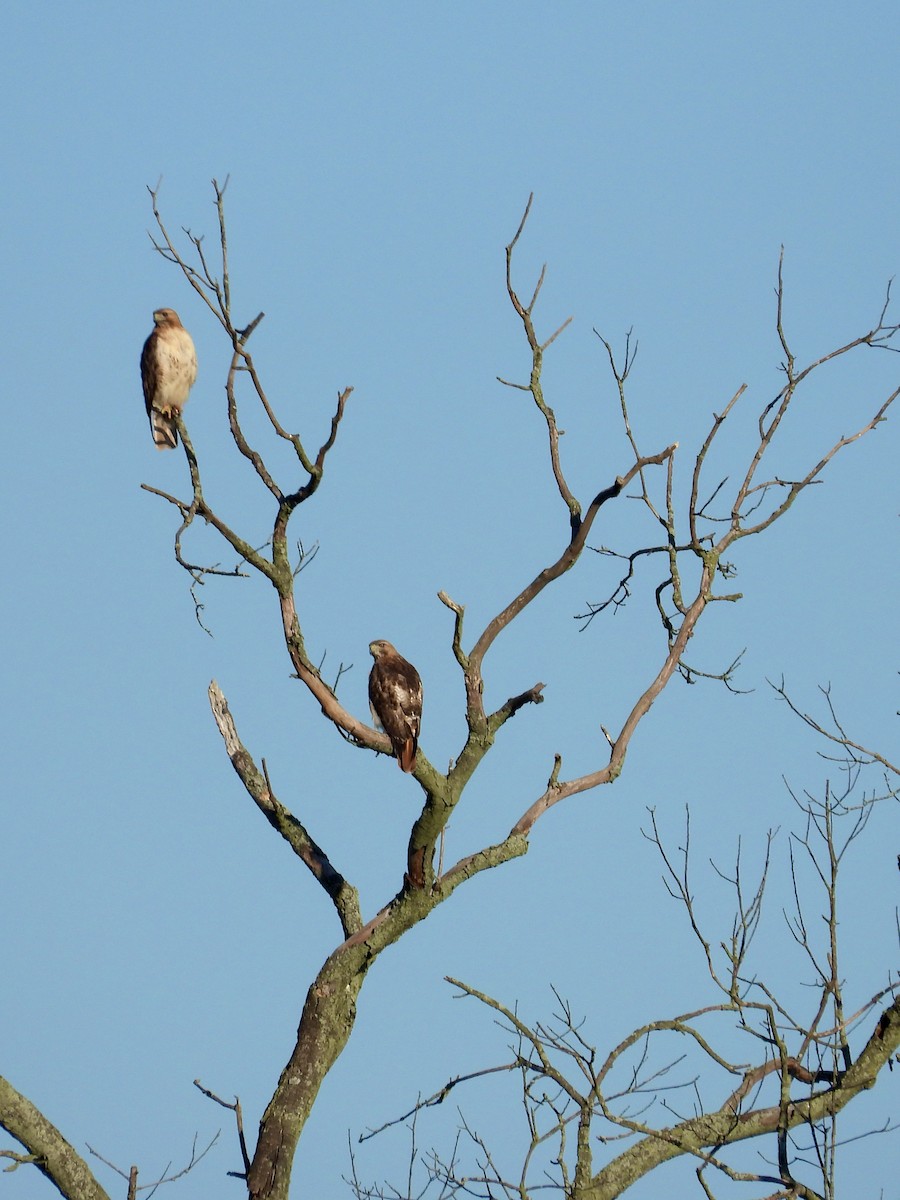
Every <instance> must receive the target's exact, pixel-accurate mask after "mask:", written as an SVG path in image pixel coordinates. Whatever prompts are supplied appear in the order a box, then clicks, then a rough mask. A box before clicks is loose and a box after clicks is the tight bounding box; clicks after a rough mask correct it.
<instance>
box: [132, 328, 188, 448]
mask: <svg viewBox="0 0 900 1200" xmlns="http://www.w3.org/2000/svg"><path fill="white" fill-rule="evenodd" d="M196 378H197V352H196V350H195V349H194V343H193V341H192V339H191V335H190V334H189V333H188V331H187V330H186V329H185V327H184V326H183V325H182V323H181V319H180V318H179V316H178V313H177V312H176V311H175V310H174V308H158V309H157V310H156V312H155V313H154V314H153V332H152V333H151V334H150V336H149V337H148V338H147V340H146V342H144V349H143V351H142V352H141V383H142V384H143V385H144V403H145V404H146V406H147V416H148V417H149V418H150V429H151V430H152V432H153V443H154V445H155V446H156V448H157V450H174V449H175V447H176V446H177V445H178V432H177V430H176V428H175V420H174V418H175V417H176V416H177V415H178V414H179V413H180V412H181V410H182V409H183V408H184V406H185V404H187V398H188V392H189V391H190V390H191V388H192V387H193V385H194V380H195V379H196Z"/></svg>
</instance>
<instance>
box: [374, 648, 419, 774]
mask: <svg viewBox="0 0 900 1200" xmlns="http://www.w3.org/2000/svg"><path fill="white" fill-rule="evenodd" d="M369 650H370V651H371V653H372V657H373V658H374V659H375V662H374V664H373V666H372V670H371V673H370V674H369V706H370V708H371V710H372V716H373V717H374V718H375V723H376V725H378V726H380V727H381V728H382V729H383V730H384V732H385V733H386V734H387V735H388V737H389V738H390V740H391V746H392V748H393V751H394V757H395V758H396V759H397V762H398V763H399V765H400V770H401V771H407V772H409V771H412V770H414V769H415V765H416V753H417V751H418V747H419V729H420V727H421V724H422V680H421V679H420V678H419V672H418V671H417V670H416V668H415V667H414V666H413V665H412V663H408V662H407V661H406V659H405V658H403V656H402V655H400V654H398V653H397V651H396V650H395V649H394V647H393V646H392V645H391V644H390V642H385V641H377V642H372V643H371V645H370V646H369Z"/></svg>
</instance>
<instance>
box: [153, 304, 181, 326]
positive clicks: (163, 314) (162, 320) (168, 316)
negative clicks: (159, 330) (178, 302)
mask: <svg viewBox="0 0 900 1200" xmlns="http://www.w3.org/2000/svg"><path fill="white" fill-rule="evenodd" d="M153 324H154V325H175V326H177V325H180V324H181V318H180V317H179V315H178V313H177V312H176V311H175V309H174V308H157V309H156V310H155V311H154V313H153Z"/></svg>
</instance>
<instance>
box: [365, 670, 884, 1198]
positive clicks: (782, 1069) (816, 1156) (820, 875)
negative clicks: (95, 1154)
mask: <svg viewBox="0 0 900 1200" xmlns="http://www.w3.org/2000/svg"><path fill="white" fill-rule="evenodd" d="M777 690H778V692H779V694H780V695H781V696H782V697H783V698H784V699H785V700H786V701H787V703H788V704H789V705H790V706H791V708H792V709H793V711H794V712H796V713H797V715H799V716H801V717H802V719H803V720H804V721H805V722H806V723H807V724H809V725H811V726H812V727H813V728H815V729H816V730H817V732H819V733H820V734H821V736H822V737H824V738H826V739H827V740H828V741H829V742H831V743H832V746H833V747H840V748H842V751H843V753H842V754H840V755H838V756H837V757H835V756H834V755H829V756H828V757H831V758H832V760H833V761H834V762H835V763H837V768H838V770H837V775H836V778H835V779H831V778H829V779H828V780H826V782H825V784H824V787H823V792H822V795H821V796H814V795H812V794H810V793H804V794H802V795H797V794H795V793H793V792H791V795H792V797H793V800H794V803H795V805H796V808H797V811H798V812H799V813H800V815H801V818H802V819H801V825H800V828H799V830H798V831H797V832H795V833H793V834H792V835H791V837H790V840H789V846H788V854H787V858H788V864H787V870H788V872H789V877H790V880H791V884H792V892H793V900H794V904H793V910H792V911H778V910H776V915H775V920H776V921H785V922H786V923H787V927H788V929H789V931H790V935H791V937H792V938H793V940H794V942H795V943H796V946H797V947H798V950H799V961H800V965H801V969H802V968H804V967H805V969H806V970H807V971H808V972H809V973H811V977H812V982H811V984H810V986H809V987H808V988H807V991H806V1002H805V1004H804V1005H803V1007H802V1009H801V1008H800V1007H799V1005H798V1003H797V1002H796V1000H795V999H794V998H793V997H792V998H788V996H787V994H786V989H787V986H788V985H792V984H794V983H795V982H796V980H795V978H794V970H795V967H796V966H797V964H796V963H795V962H794V961H793V960H791V962H790V970H791V977H790V978H787V979H781V980H779V979H776V978H775V977H774V972H773V969H772V967H771V960H772V958H773V955H772V954H771V952H770V949H769V947H768V945H767V944H765V943H766V942H767V939H765V938H763V939H762V940H763V943H764V944H763V945H762V946H761V945H760V939H759V938H758V936H757V935H758V934H759V931H760V927H761V924H762V916H763V898H764V894H765V892H766V885H767V882H768V881H769V878H770V873H771V871H772V869H773V861H772V859H773V855H772V851H773V841H774V834H773V833H772V832H770V834H769V836H768V839H767V843H766V846H765V850H764V853H763V855H762V865H761V867H760V868H759V870H758V871H757V873H756V874H755V875H753V874H750V873H749V872H748V870H747V867H746V862H745V855H744V852H743V849H742V847H741V845H740V842H739V844H738V849H737V854H736V857H735V860H734V865H733V867H731V868H730V869H727V870H723V869H720V868H718V867H717V866H715V864H713V865H712V869H713V871H714V873H715V875H716V876H717V878H718V881H719V882H720V883H722V884H723V885H724V886H725V887H726V888H727V890H728V891H729V892H730V893H731V897H732V905H731V912H732V916H731V919H730V923H729V924H728V926H727V927H725V928H724V929H723V928H722V927H721V922H722V917H721V914H722V913H723V912H727V911H728V906H723V905H722V904H721V903H720V901H719V899H718V897H716V899H715V900H714V901H709V902H708V903H707V905H706V907H707V908H709V909H711V910H712V914H710V913H707V914H705V915H702V914H701V912H700V907H701V906H700V905H699V903H698V901H697V899H696V897H697V894H698V893H699V891H700V889H699V888H698V887H697V886H696V884H695V881H694V879H693V877H692V872H691V858H692V856H691V826H690V814H689V812H688V814H687V820H686V827H685V835H684V839H683V842H682V844H681V845H680V847H679V849H678V850H677V852H675V853H674V854H673V853H672V852H671V851H670V850H669V849H668V848H667V847H666V845H665V843H664V841H663V837H662V835H661V832H660V827H659V823H658V820H657V815H656V813H655V812H654V811H652V810H651V811H650V813H649V829H648V830H647V832H646V835H645V836H646V837H647V838H648V840H649V841H650V842H651V843H652V844H653V846H654V847H655V848H656V850H657V852H658V854H659V857H660V860H661V863H662V866H663V880H664V883H665V886H666V888H667V890H668V892H669V895H670V896H672V897H673V898H674V899H675V900H676V901H677V902H678V903H679V905H680V906H681V907H682V909H683V911H684V914H685V916H686V919H687V924H688V927H689V929H690V931H691V933H692V936H693V938H694V940H695V942H696V945H697V947H698V949H699V951H700V957H701V959H702V961H703V963H704V965H705V974H706V976H707V983H708V984H711V985H712V993H713V996H712V999H711V1001H710V1002H709V1003H705V1004H703V1006H702V1007H698V1008H696V1009H694V1010H692V1011H690V1012H684V1013H679V1014H676V1015H672V1016H666V1017H663V1018H660V1019H658V1020H653V1021H649V1022H647V1023H646V1024H643V1025H641V1026H640V1027H639V1028H637V1029H635V1030H634V1031H633V1032H631V1033H630V1034H629V1035H628V1036H627V1037H625V1038H623V1039H622V1040H621V1041H620V1042H619V1043H618V1044H617V1045H615V1046H613V1047H612V1048H611V1049H609V1050H608V1051H604V1052H600V1051H598V1050H597V1048H596V1047H595V1046H594V1045H593V1044H592V1043H591V1042H589V1041H588V1040H587V1038H586V1035H585V1026H586V1024H587V1022H585V1021H583V1020H580V1019H578V1018H577V1017H576V1016H575V1015H574V1013H573V1010H572V1008H571V1006H570V1005H569V1004H568V1003H567V1002H566V1001H564V1000H563V998H562V997H561V996H559V994H558V993H557V994H556V1001H557V1005H558V1007H557V1011H556V1012H555V1013H554V1014H553V1016H552V1017H551V1018H550V1019H549V1020H547V1021H538V1022H535V1023H529V1022H526V1021H525V1020H523V1019H522V1016H521V1014H520V1013H519V1012H518V1010H517V1009H515V1008H513V1007H510V1006H509V1005H507V1004H504V1003H502V1002H500V1001H499V1000H497V999H495V998H493V997H491V996H488V995H485V994H484V993H483V992H481V991H479V990H477V989H476V988H474V987H471V986H470V985H468V984H466V983H463V982H461V981H460V980H457V979H448V982H449V983H451V984H452V985H453V986H454V987H455V988H457V989H458V991H459V993H461V994H462V995H464V996H468V997H472V998H474V999H476V1000H478V1001H480V1002H481V1003H482V1004H483V1005H485V1006H486V1007H487V1008H488V1009H489V1010H490V1011H491V1012H493V1013H494V1014H496V1015H497V1021H496V1023H497V1024H498V1025H499V1026H500V1028H501V1029H503V1030H504V1031H505V1032H506V1033H507V1034H508V1035H509V1036H510V1037H511V1038H512V1041H511V1043H510V1045H509V1047H508V1048H509V1050H510V1051H511V1054H510V1056H508V1057H507V1059H506V1061H504V1062H503V1063H500V1064H497V1065H495V1066H492V1067H489V1068H486V1069H484V1070H481V1071H475V1072H472V1073H470V1074H469V1075H467V1076H465V1077H455V1078H453V1079H450V1080H448V1081H447V1082H445V1083H444V1085H443V1086H442V1087H441V1088H440V1089H439V1090H438V1091H437V1092H435V1093H434V1094H433V1095H431V1096H428V1097H427V1098H424V1099H420V1100H418V1101H417V1102H416V1104H415V1105H414V1106H413V1108H412V1109H411V1110H410V1111H409V1112H407V1113H405V1114H403V1115H402V1116H400V1117H397V1118H394V1119H391V1120H389V1121H388V1122H386V1123H385V1124H384V1125H381V1126H380V1127H378V1128H376V1129H373V1130H369V1131H368V1132H367V1133H365V1134H363V1135H361V1137H360V1139H359V1140H360V1142H364V1141H367V1140H368V1139H370V1138H372V1137H376V1136H378V1135H380V1134H382V1133H384V1132H385V1131H386V1130H388V1129H390V1128H392V1127H396V1126H398V1125H404V1124H405V1125H406V1126H407V1128H408V1129H409V1131H410V1134H411V1154H410V1164H409V1170H408V1173H407V1179H406V1181H405V1182H404V1184H403V1185H402V1186H400V1185H394V1184H392V1185H368V1184H364V1183H363V1182H362V1181H361V1179H360V1176H359V1173H358V1170H357V1164H356V1156H355V1153H354V1152H353V1149H352V1147H351V1161H352V1177H351V1179H350V1184H351V1187H352V1189H353V1191H354V1193H355V1195H356V1196H357V1197H358V1200H376V1198H377V1200H382V1198H383V1197H387V1196H391V1197H395V1198H396V1197H400V1198H402V1200H413V1198H414V1197H416V1198H418V1197H425V1196H441V1197H444V1196H455V1195H465V1196H479V1197H494V1196H505V1197H508V1198H509V1200H513V1198H517V1200H523V1198H524V1197H530V1196H533V1195H537V1194H538V1193H539V1192H541V1193H543V1192H548V1191H550V1192H557V1193H559V1194H561V1195H564V1196H571V1197H576V1198H577V1200H616V1197H619V1196H621V1195H622V1193H623V1192H624V1191H625V1190H626V1189H628V1188H630V1187H631V1186H633V1185H634V1184H635V1183H637V1182H638V1181H639V1180H640V1179H642V1178H643V1177H645V1176H646V1175H648V1174H649V1173H650V1172H652V1171H655V1170H656V1169H657V1168H659V1167H660V1166H661V1165H663V1164H664V1163H666V1162H669V1161H671V1160H674V1159H678V1158H683V1159H684V1158H686V1159H690V1160H692V1161H693V1162H694V1163H695V1174H696V1179H697V1183H698V1193H697V1194H698V1195H702V1196H705V1197H707V1200H709V1198H711V1197H714V1196H717V1195H721V1194H722V1193H721V1192H720V1190H719V1185H720V1182H723V1181H730V1182H731V1183H732V1184H739V1185H744V1186H743V1188H742V1190H741V1189H738V1190H736V1191H733V1192H729V1194H735V1195H750V1196H754V1197H755V1196H759V1195H761V1194H764V1195H765V1196H767V1197H769V1198H773V1197H778V1198H783V1200H791V1198H797V1200H834V1198H835V1197H836V1195H837V1191H836V1184H835V1178H836V1173H835V1163H836V1154H837V1149H838V1146H839V1144H840V1143H839V1138H838V1135H837V1125H838V1115H839V1114H840V1112H841V1111H842V1109H844V1108H845V1107H846V1105H847V1104H849V1103H850V1101H851V1100H853V1099H854V1098H855V1097H856V1096H857V1095H859V1094H860V1092H863V1091H866V1090H868V1089H870V1088H872V1087H873V1086H874V1084H875V1082H876V1079H877V1077H878V1074H879V1072H880V1071H881V1069H882V1068H883V1067H884V1065H885V1064H888V1065H889V1066H890V1065H891V1062H892V1059H893V1058H894V1057H896V1056H897V1051H898V1047H900V996H898V993H900V979H898V978H897V975H896V972H891V970H890V968H889V967H888V968H887V975H888V982H887V983H886V985H884V986H880V987H879V988H878V990H877V991H874V993H873V992H872V991H869V992H867V993H865V994H864V997H863V998H862V1000H861V1002H859V1003H856V1004H852V1005H850V1004H847V1003H846V998H847V997H848V995H849V994H850V989H849V988H848V986H847V982H846V980H845V979H844V977H843V975H842V971H841V953H840V936H839V928H840V918H839V912H840V907H841V905H840V896H841V888H840V886H839V877H840V874H841V867H842V864H843V862H844V859H845V856H846V854H847V852H848V850H849V849H850V848H851V846H852V845H853V844H854V843H855V842H856V841H857V840H858V839H859V838H860V836H861V834H862V833H863V831H864V830H865V828H866V826H867V824H868V822H869V820H870V818H871V817H872V815H873V812H874V810H875V808H876V807H877V806H878V805H879V804H881V803H883V802H885V801H894V802H896V800H897V799H898V797H900V767H898V766H897V765H895V764H894V763H892V762H890V760H888V759H887V758H885V757H884V756H883V755H880V754H877V753H874V752H872V751H870V750H866V749H864V748H863V747H861V746H860V745H859V743H858V742H856V741H854V740H853V739H852V738H850V737H849V736H848V734H847V733H846V731H845V730H844V729H843V727H842V725H841V722H840V721H839V720H838V719H837V716H836V713H835V711H834V707H833V704H832V701H831V697H830V695H827V701H828V718H829V719H828V721H827V723H826V724H825V725H823V724H821V723H820V722H819V721H818V720H816V719H814V718H813V717H811V716H810V715H809V714H806V713H801V712H799V710H798V709H797V708H796V706H795V705H794V704H793V702H792V701H791V700H790V698H789V697H788V696H787V694H786V693H785V691H784V686H783V684H781V685H778V688H777ZM872 768H875V772H874V778H875V781H876V782H875V784H874V787H872V788H866V787H865V786H864V782H865V777H866V775H867V774H869V775H872V774H873V771H872V770H871V769H872ZM817 890H818V892H819V897H818V900H816V899H815V892H816V891H817ZM811 905H816V906H817V909H818V911H816V912H812V911H811V908H810V906H811ZM711 925H712V926H713V928H710V926H711ZM882 950H883V953H884V958H885V960H886V963H885V966H886V964H887V962H888V961H889V959H890V957H892V952H893V951H894V950H895V947H890V948H887V947H884V948H882ZM884 969H885V967H882V968H881V970H884ZM891 974H893V976H894V977H893V979H892V980H891V978H890V976H891ZM698 978H700V977H698ZM707 990H708V988H707ZM852 990H853V992H854V993H855V994H857V995H859V991H860V988H859V983H858V981H855V983H854V986H853V989H852ZM723 1017H725V1018H727V1019H726V1021H725V1022H724V1023H723V1020H722V1018H723ZM851 1038H853V1039H855V1040H857V1041H861V1042H862V1045H861V1046H860V1047H858V1049H857V1052H856V1053H855V1054H854V1052H853V1051H852V1049H851ZM748 1047H749V1061H747V1056H746V1051H747V1049H748ZM735 1051H737V1052H738V1053H740V1054H741V1060H740V1061H738V1059H737V1058H735V1057H733V1055H734V1052H735ZM497 1073H503V1074H506V1075H511V1076H514V1077H515V1078H516V1079H517V1081H518V1089H519V1102H520V1105H521V1111H522V1115H523V1118H524V1120H523V1131H524V1132H523V1137H522V1139H521V1144H520V1145H519V1146H516V1147H509V1146H506V1145H504V1146H503V1147H502V1149H499V1150H495V1149H492V1147H491V1145H490V1139H489V1138H487V1137H486V1136H485V1135H484V1134H483V1133H482V1132H480V1131H479V1130H478V1129H477V1128H476V1127H475V1126H473V1124H472V1123H471V1122H470V1121H469V1120H467V1119H466V1118H465V1117H464V1116H462V1114H460V1123H459V1129H458V1133H457V1136H456V1138H455V1140H454V1142H453V1146H452V1151H451V1152H449V1153H447V1154H441V1153H440V1152H438V1151H436V1150H430V1151H428V1152H426V1153H424V1154H420V1153H419V1152H418V1150H417V1143H416V1138H417V1135H418V1132H419V1131H418V1128H417V1123H418V1120H419V1118H420V1117H421V1116H422V1114H423V1113H426V1112H427V1111H428V1110H431V1109H434V1108H435V1107H436V1106H438V1105H441V1104H443V1103H444V1101H445V1100H446V1099H447V1097H448V1096H449V1095H450V1093H451V1092H453V1091H454V1089H456V1088H457V1087H461V1085H470V1084H471V1083H472V1082H473V1081H474V1080H484V1079H485V1077H486V1076H488V1075H495V1074H497ZM711 1094H712V1095H714V1096H716V1099H714V1100H712V1101H710V1100H709V1099H708V1097H710V1095H711ZM511 1103H513V1104H514V1103H515V1098H514V1097H513V1098H512V1100H511ZM898 1127H900V1126H898V1125H896V1124H886V1125H884V1126H882V1127H880V1128H877V1129H869V1130H868V1131H864V1132H862V1133H860V1134H858V1135H857V1136H867V1135H868V1136H877V1135H879V1134H884V1133H887V1132H893V1131H894V1130H896V1129H897V1128H898ZM750 1139H756V1140H757V1141H759V1142H762V1143H763V1148H762V1149H761V1151H760V1156H759V1157H762V1158H763V1160H764V1162H765V1165H764V1166H763V1167H762V1168H761V1167H760V1166H759V1165H758V1163H757V1164H756V1165H754V1166H751V1165H749V1164H748V1163H747V1162H745V1161H744V1162H741V1161H739V1160H738V1161H736V1151H739V1150H740V1148H741V1146H742V1144H743V1143H744V1142H746V1141H748V1140H750ZM507 1140H508V1139H507ZM601 1156H602V1157H603V1159H604V1161H603V1163H602V1165H600V1164H598V1162H597V1159H598V1158H599V1157H601ZM510 1159H512V1165H511V1166H510V1165H509V1160H510ZM726 1186H727V1184H726ZM760 1187H762V1188H763V1189H764V1192H763V1193H760V1191H759V1188H760ZM773 1188H774V1191H773V1190H771V1189H773Z"/></svg>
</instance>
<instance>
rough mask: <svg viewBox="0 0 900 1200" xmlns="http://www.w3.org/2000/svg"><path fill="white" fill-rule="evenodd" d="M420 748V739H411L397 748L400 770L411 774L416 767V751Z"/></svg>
mask: <svg viewBox="0 0 900 1200" xmlns="http://www.w3.org/2000/svg"><path fill="white" fill-rule="evenodd" d="M418 748H419V740H418V738H414V737H409V738H407V739H406V741H405V742H401V743H400V745H399V746H398V747H397V762H398V763H399V764H400V770H401V771H405V772H406V773H407V774H409V772H410V771H412V770H414V769H415V766H416V751H417V750H418Z"/></svg>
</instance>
